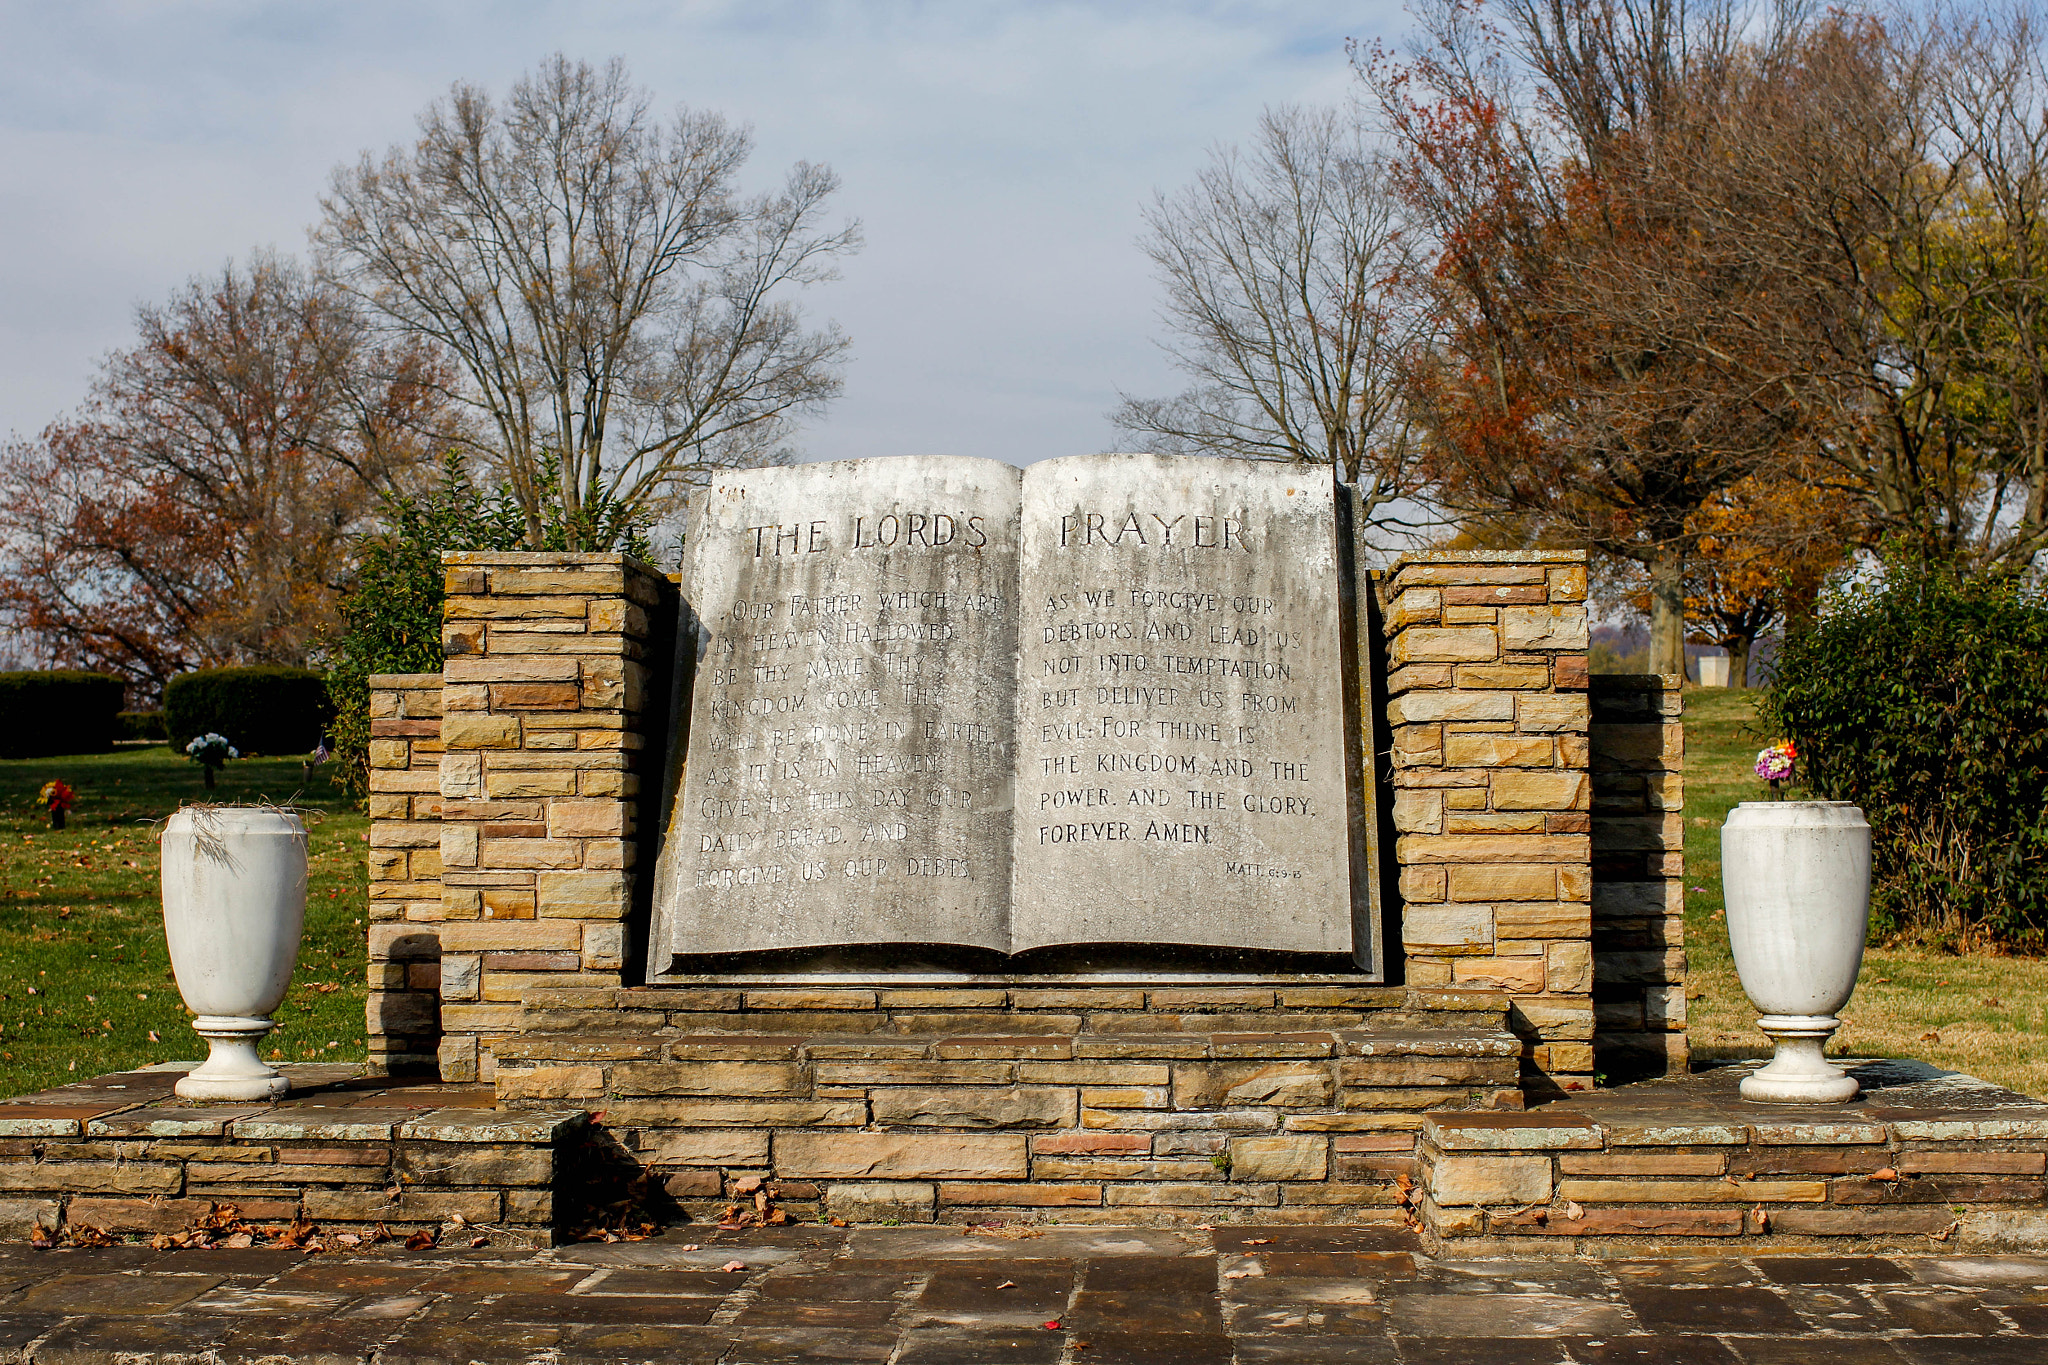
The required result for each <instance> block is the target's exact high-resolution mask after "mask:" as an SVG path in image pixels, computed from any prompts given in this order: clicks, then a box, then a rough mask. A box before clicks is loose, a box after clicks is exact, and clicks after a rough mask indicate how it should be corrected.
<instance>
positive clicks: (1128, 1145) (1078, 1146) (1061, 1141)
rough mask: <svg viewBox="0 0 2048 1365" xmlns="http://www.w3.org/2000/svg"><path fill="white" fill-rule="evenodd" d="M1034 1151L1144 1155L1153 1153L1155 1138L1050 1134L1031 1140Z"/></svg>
mask: <svg viewBox="0 0 2048 1365" xmlns="http://www.w3.org/2000/svg"><path fill="white" fill-rule="evenodd" d="M1031 1150H1032V1151H1034V1152H1037V1153H1041V1154H1045V1155H1054V1154H1059V1155H1102V1154H1109V1153H1116V1154H1120V1155H1136V1156H1144V1155H1147V1154H1148V1153H1150V1152H1151V1150H1152V1139H1151V1138H1150V1137H1148V1136H1147V1135H1145V1134H1143V1133H1047V1134H1045V1135H1043V1136H1040V1137H1035V1138H1033V1139H1032V1140H1031Z"/></svg>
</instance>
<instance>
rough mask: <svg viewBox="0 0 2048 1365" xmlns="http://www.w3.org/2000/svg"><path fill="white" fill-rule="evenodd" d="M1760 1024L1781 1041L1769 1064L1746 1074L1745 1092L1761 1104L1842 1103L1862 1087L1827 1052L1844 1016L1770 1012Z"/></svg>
mask: <svg viewBox="0 0 2048 1365" xmlns="http://www.w3.org/2000/svg"><path fill="white" fill-rule="evenodd" d="M1756 1026H1757V1027H1758V1028H1760V1029H1762V1030H1763V1031H1764V1034H1765V1036H1766V1037H1768V1038H1769V1039H1770V1040H1771V1041H1772V1042H1774V1043H1776V1044H1777V1045H1778V1050H1777V1054H1776V1055H1775V1056H1773V1057H1772V1058H1771V1060H1770V1062H1769V1064H1768V1065H1766V1066H1763V1067H1760V1068H1758V1070H1757V1071H1756V1072H1755V1073H1754V1074H1752V1075H1749V1076H1745V1077H1744V1078H1743V1080H1742V1098H1744V1099H1746V1100H1753V1101H1755V1102H1757V1103H1759V1104H1842V1103H1844V1102H1845V1101H1848V1100H1852V1099H1854V1098H1855V1097H1856V1092H1857V1091H1858V1090H1859V1089H1860V1088H1861V1087H1859V1086H1858V1085H1857V1084H1856V1079H1855V1077H1853V1076H1851V1075H1849V1074H1848V1073H1847V1072H1845V1071H1843V1070H1842V1068H1840V1067H1838V1066H1836V1065H1834V1064H1833V1063H1831V1062H1829V1061H1828V1060H1827V1059H1826V1058H1825V1057H1824V1056H1822V1055H1821V1050H1822V1049H1823V1048H1825V1047H1826V1046H1827V1041H1828V1039H1830V1038H1832V1037H1833V1036H1834V1034H1835V1030H1836V1029H1838V1028H1840V1027H1841V1026H1842V1021H1841V1020H1839V1019H1836V1018H1834V1017H1833V1016H1832V1015H1825V1014H1766V1015H1763V1016H1761V1017H1760V1018H1758V1020H1757V1021H1756Z"/></svg>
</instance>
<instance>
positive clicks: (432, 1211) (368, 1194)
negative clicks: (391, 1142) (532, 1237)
mask: <svg viewBox="0 0 2048 1365" xmlns="http://www.w3.org/2000/svg"><path fill="white" fill-rule="evenodd" d="M304 1208H305V1213H306V1217H307V1218H309V1219H311V1220H312V1221H314V1222H316V1223H318V1222H334V1223H383V1222H391V1223H443V1222H446V1221H448V1220H449V1219H450V1218H453V1217H454V1216H455V1215H456V1214H461V1215H462V1217H463V1219H464V1220H465V1221H467V1222H470V1223H495V1222H497V1221H498V1214H499V1210H500V1204H499V1201H498V1192H497V1191H496V1190H438V1191H434V1192H431V1193H429V1192H423V1191H415V1190H406V1191H404V1192H402V1193H401V1194H399V1196H398V1197H397V1198H395V1199H394V1198H392V1197H391V1195H390V1194H388V1193H386V1192H385V1191H383V1190H307V1191H306V1195H305V1200H304Z"/></svg>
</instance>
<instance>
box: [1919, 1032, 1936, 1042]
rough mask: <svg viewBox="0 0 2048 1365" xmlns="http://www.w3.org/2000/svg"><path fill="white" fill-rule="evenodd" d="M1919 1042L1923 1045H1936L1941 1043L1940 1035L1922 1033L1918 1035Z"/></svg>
mask: <svg viewBox="0 0 2048 1365" xmlns="http://www.w3.org/2000/svg"><path fill="white" fill-rule="evenodd" d="M1920 1041H1921V1042H1923V1043H1938V1042H1940V1041H1941V1035H1940V1034H1939V1033H1923V1034H1921V1035H1920Z"/></svg>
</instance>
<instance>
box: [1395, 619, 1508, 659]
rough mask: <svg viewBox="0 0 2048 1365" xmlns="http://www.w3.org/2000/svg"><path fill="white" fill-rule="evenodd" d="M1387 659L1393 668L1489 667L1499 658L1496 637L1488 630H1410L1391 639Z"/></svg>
mask: <svg viewBox="0 0 2048 1365" xmlns="http://www.w3.org/2000/svg"><path fill="white" fill-rule="evenodd" d="M1387 657H1388V662H1389V663H1391V664H1393V665H1394V666H1396V667H1400V666H1402V665H1406V664H1416V663H1449V664H1459V663H1491V662H1492V661H1493V660H1495V659H1497V658H1499V657H1500V637H1499V636H1498V635H1496V634H1495V633H1494V631H1493V628H1492V627H1490V626H1411V627H1410V628H1408V629H1407V630H1404V631H1401V632H1400V633H1399V634H1397V635H1396V636H1394V640H1393V644H1392V645H1391V646H1389V647H1388V650H1387Z"/></svg>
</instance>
